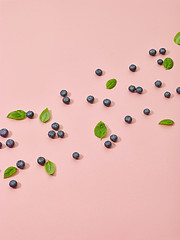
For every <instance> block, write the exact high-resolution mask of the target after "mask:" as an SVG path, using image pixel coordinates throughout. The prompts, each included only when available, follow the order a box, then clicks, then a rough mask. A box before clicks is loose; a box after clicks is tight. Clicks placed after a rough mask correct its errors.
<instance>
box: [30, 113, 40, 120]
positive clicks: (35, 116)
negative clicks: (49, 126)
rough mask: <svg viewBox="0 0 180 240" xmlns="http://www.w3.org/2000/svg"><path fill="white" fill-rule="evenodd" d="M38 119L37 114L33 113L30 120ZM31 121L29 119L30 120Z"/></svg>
mask: <svg viewBox="0 0 180 240" xmlns="http://www.w3.org/2000/svg"><path fill="white" fill-rule="evenodd" d="M37 118H38V114H37V113H34V116H33V118H32V119H37ZM30 120H31V119H30Z"/></svg>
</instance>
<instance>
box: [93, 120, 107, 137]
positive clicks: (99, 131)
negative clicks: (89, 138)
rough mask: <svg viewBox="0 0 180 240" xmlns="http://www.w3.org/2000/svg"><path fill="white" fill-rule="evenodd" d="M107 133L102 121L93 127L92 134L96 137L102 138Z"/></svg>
mask: <svg viewBox="0 0 180 240" xmlns="http://www.w3.org/2000/svg"><path fill="white" fill-rule="evenodd" d="M106 133H107V127H106V125H105V124H104V123H103V122H101V121H100V122H99V123H98V124H97V125H96V127H95V128H94V134H95V136H96V137H98V138H100V139H102V138H103V137H104V136H105V135H106Z"/></svg>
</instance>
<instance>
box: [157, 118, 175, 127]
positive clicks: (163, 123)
mask: <svg viewBox="0 0 180 240" xmlns="http://www.w3.org/2000/svg"><path fill="white" fill-rule="evenodd" d="M159 124H160V125H169V126H170V125H173V124H174V121H173V120H171V119H164V120H162V121H160V122H159Z"/></svg>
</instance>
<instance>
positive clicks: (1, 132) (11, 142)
mask: <svg viewBox="0 0 180 240" xmlns="http://www.w3.org/2000/svg"><path fill="white" fill-rule="evenodd" d="M8 133H9V131H8V130H7V129H6V128H2V129H1V130H0V136H1V137H4V138H5V137H7V136H8ZM14 144H15V142H14V140H12V139H7V140H6V146H7V147H9V148H12V147H13V146H14ZM0 148H2V142H0Z"/></svg>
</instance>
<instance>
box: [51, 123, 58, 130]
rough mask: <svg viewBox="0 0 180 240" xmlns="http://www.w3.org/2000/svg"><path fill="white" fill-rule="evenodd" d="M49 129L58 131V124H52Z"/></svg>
mask: <svg viewBox="0 0 180 240" xmlns="http://www.w3.org/2000/svg"><path fill="white" fill-rule="evenodd" d="M51 127H52V129H54V130H58V129H59V123H57V122H54V123H52V124H51Z"/></svg>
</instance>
